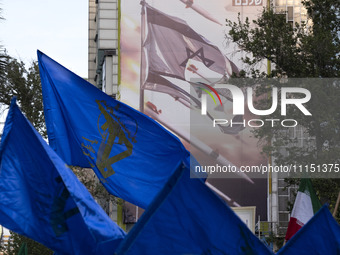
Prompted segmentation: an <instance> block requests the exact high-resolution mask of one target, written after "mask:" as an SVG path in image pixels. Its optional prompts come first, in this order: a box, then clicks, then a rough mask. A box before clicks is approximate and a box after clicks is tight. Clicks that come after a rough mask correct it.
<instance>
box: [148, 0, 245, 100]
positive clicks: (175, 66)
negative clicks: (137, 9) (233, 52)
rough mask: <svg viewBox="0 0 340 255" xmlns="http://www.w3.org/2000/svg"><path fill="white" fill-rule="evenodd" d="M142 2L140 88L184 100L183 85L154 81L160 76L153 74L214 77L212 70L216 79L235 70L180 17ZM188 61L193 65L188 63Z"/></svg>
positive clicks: (179, 77) (188, 98) (185, 97)
mask: <svg viewBox="0 0 340 255" xmlns="http://www.w3.org/2000/svg"><path fill="white" fill-rule="evenodd" d="M142 4H143V6H142V13H143V14H144V16H143V17H144V19H143V20H142V26H143V27H144V29H142V31H145V33H143V32H142V41H143V43H142V62H141V65H142V74H141V75H142V84H141V88H142V89H147V90H154V91H158V92H162V93H168V94H169V95H171V96H173V97H175V98H176V99H178V98H180V99H181V100H183V101H188V100H190V99H191V98H190V97H188V95H187V94H186V93H183V90H182V89H183V88H182V89H180V87H178V85H177V83H176V82H172V83H173V85H172V86H168V84H169V81H167V82H165V83H164V82H160V83H155V80H157V79H158V80H161V79H162V78H157V79H155V77H157V76H160V77H168V78H176V79H180V80H187V79H186V75H185V73H186V70H191V72H194V73H196V74H198V77H202V78H217V77H211V76H210V75H211V72H215V73H216V74H217V75H218V77H219V79H220V78H222V77H223V76H224V75H227V76H231V75H232V73H233V72H235V73H238V69H237V67H236V66H235V64H234V63H232V62H231V61H230V60H229V59H228V58H227V57H225V56H224V55H223V54H222V52H221V51H220V50H219V48H218V47H217V46H215V45H214V44H213V43H211V42H210V41H209V40H207V39H206V38H205V37H203V36H202V35H200V34H198V33H197V32H196V31H195V30H193V29H192V28H191V27H190V26H189V25H188V24H187V23H186V22H185V21H184V20H182V19H180V18H177V17H174V16H170V15H167V14H165V13H163V12H161V11H159V10H157V9H155V8H153V7H152V6H150V5H148V4H147V3H142ZM190 61H193V64H190V65H189V62H190ZM194 63H200V65H197V64H194ZM187 72H188V71H187ZM150 76H151V77H152V78H151V77H150ZM205 76H208V77H205ZM193 103H194V104H195V102H193Z"/></svg>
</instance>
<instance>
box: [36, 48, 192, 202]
mask: <svg viewBox="0 0 340 255" xmlns="http://www.w3.org/2000/svg"><path fill="white" fill-rule="evenodd" d="M38 60H39V68H40V77H41V82H42V89H43V100H44V112H45V119H46V125H47V133H48V137H49V141H50V145H51V147H52V148H53V149H54V150H55V151H56V152H57V154H59V155H60V156H61V158H62V159H63V160H64V161H65V162H66V163H67V164H69V165H78V166H82V167H91V168H92V169H93V170H94V172H95V173H96V175H97V176H98V178H99V179H100V181H101V182H102V184H103V185H104V186H105V188H106V189H107V190H108V191H109V192H110V193H111V194H113V195H115V196H118V197H120V198H122V199H124V200H126V201H128V202H131V203H133V204H135V205H138V206H140V207H142V208H146V207H147V206H148V205H149V203H150V202H151V201H152V200H153V198H154V197H155V196H156V194H157V193H158V192H159V191H160V190H161V188H162V187H163V185H164V184H165V183H166V181H167V180H168V178H169V177H170V176H171V174H172V173H173V172H174V171H175V170H176V169H177V167H178V166H179V165H180V164H181V162H182V160H183V159H184V158H185V157H187V154H188V152H187V151H186V149H185V148H184V146H183V145H182V143H181V142H180V140H179V139H178V138H177V137H175V136H174V135H173V134H171V133H170V132H169V131H167V130H166V129H165V128H163V127H162V126H161V125H159V124H158V123H157V122H156V121H154V120H152V119H151V118H149V117H148V116H146V115H144V114H143V113H140V112H138V111H136V110H134V109H133V108H131V107H129V106H127V105H125V104H123V103H121V102H119V101H117V100H114V99H113V98H111V97H110V96H108V95H106V94H105V93H103V92H102V91H100V90H99V89H97V88H96V87H94V86H93V85H91V84H90V83H88V82H87V81H85V80H84V79H82V78H80V77H79V76H77V75H76V74H74V73H72V72H71V71H69V70H68V69H66V68H65V67H63V66H61V65H60V64H58V63H57V62H55V61H54V60H52V59H51V58H49V57H48V56H46V55H44V54H43V53H41V52H38Z"/></svg>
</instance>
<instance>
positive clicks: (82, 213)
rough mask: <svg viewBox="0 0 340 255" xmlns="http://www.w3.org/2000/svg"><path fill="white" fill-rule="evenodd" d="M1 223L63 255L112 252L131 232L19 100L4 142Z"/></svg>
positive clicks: (0, 153) (12, 109) (0, 171)
mask: <svg viewBox="0 0 340 255" xmlns="http://www.w3.org/2000/svg"><path fill="white" fill-rule="evenodd" d="M0 224H1V225H3V226H5V227H6V228H8V229H10V230H13V231H15V232H17V233H19V234H23V235H25V236H27V237H29V238H32V239H34V240H36V241H38V242H40V243H42V244H44V245H45V246H47V247H49V248H50V249H52V250H54V251H56V252H57V253H58V254H63V255H66V254H70V255H74V254H79V255H80V254H81V255H83V254H98V255H102V254H112V253H113V252H114V250H115V249H116V248H117V246H118V244H119V243H120V242H121V240H122V239H123V238H124V237H125V233H124V231H123V230H122V229H120V228H119V227H118V226H117V225H116V224H115V223H114V222H113V221H112V220H111V219H110V218H109V217H108V216H107V215H106V214H105V212H104V211H103V209H102V208H101V207H100V206H99V205H98V204H97V203H96V202H95V201H94V199H93V198H92V196H91V195H90V194H89V192H88V191H87V189H86V188H85V187H84V185H83V184H81V183H80V182H79V181H78V179H77V177H76V176H75V175H74V174H73V172H72V171H71V170H70V169H69V168H68V167H67V166H66V164H65V163H64V162H63V161H62V160H61V159H60V158H59V156H58V155H57V154H56V153H55V152H54V151H53V150H52V149H51V148H50V147H49V146H48V145H47V144H46V142H45V141H44V140H43V139H42V137H41V136H40V135H39V134H38V133H37V131H36V130H35V129H34V128H33V127H32V125H31V124H30V123H29V122H28V120H27V119H26V118H25V117H24V116H23V115H22V113H21V111H20V110H19V108H18V106H17V105H16V103H15V100H12V103H11V107H10V110H9V113H8V116H7V119H6V124H5V128H4V133H3V136H2V139H1V145H0Z"/></svg>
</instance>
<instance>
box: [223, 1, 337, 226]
mask: <svg viewBox="0 0 340 255" xmlns="http://www.w3.org/2000/svg"><path fill="white" fill-rule="evenodd" d="M303 4H304V6H305V7H306V9H307V12H308V17H309V21H310V22H308V24H306V23H302V24H295V25H294V26H292V25H291V24H288V23H287V22H286V13H281V14H278V13H274V12H273V11H272V10H268V9H263V11H262V14H261V15H260V16H259V17H258V18H257V19H256V20H254V21H252V23H251V22H250V21H249V20H248V19H246V20H245V22H242V21H241V19H240V16H239V19H238V21H237V22H232V21H230V20H227V26H228V27H229V28H230V30H229V32H228V34H227V35H226V38H227V40H229V41H233V42H235V43H236V44H237V45H238V46H239V47H240V48H241V49H242V50H244V51H245V52H247V53H248V54H247V56H248V57H245V58H243V62H244V63H245V64H246V66H247V67H246V68H245V69H244V70H242V71H241V72H240V74H239V75H238V76H239V77H252V78H264V77H273V78H276V80H279V79H278V78H280V79H281V80H279V81H280V82H284V79H283V78H306V77H309V78H310V77H316V78H338V77H340V34H339V31H340V2H339V1H338V0H307V1H304V2H303ZM264 60H270V62H271V63H272V65H271V66H272V72H271V73H270V75H267V73H266V72H261V71H260V70H259V68H258V67H259V64H260V63H263V61H264ZM280 82H278V84H276V85H277V87H280V84H279V83H280ZM257 84H259V83H257ZM281 86H282V84H281ZM270 89H271V88H270V87H269V86H257V88H256V92H257V96H258V98H259V100H258V101H257V109H269V107H270V106H271V98H270V97H268V93H269V90H270ZM308 89H309V90H310V91H311V93H312V95H317V96H314V97H313V96H312V100H311V101H310V102H309V103H308V104H307V108H308V109H310V110H311V112H313V116H312V117H311V118H305V117H304V116H301V115H299V113H298V112H293V111H290V112H289V114H287V115H289V116H291V118H294V117H295V118H297V119H299V126H300V128H301V132H303V133H304V134H305V136H306V137H311V138H312V139H310V141H309V142H310V145H309V146H305V147H301V146H299V144H298V143H299V141H298V140H297V139H296V138H294V137H292V136H291V135H290V132H291V130H289V129H282V127H280V126H277V127H274V128H271V127H270V128H268V126H267V127H266V126H264V127H263V128H258V129H256V130H255V131H254V134H255V136H256V137H257V138H258V139H259V140H260V143H261V145H262V146H263V152H264V153H266V154H267V155H269V154H270V155H272V156H274V157H275V159H276V163H277V164H283V165H287V164H289V163H292V164H296V165H305V164H310V163H317V164H318V163H321V164H322V163H332V164H334V163H339V153H340V110H339V109H340V104H339V98H340V85H339V82H338V81H327V80H326V81H325V82H324V83H322V84H314V86H309V87H308ZM271 117H272V118H280V117H281V116H280V115H279V114H277V115H275V114H274V115H273V116H271ZM283 147H284V148H285V150H286V152H287V153H284V154H282V153H280V152H281V150H282V148H283ZM287 181H288V185H290V184H292V183H294V184H297V183H298V182H299V180H298V179H288V180H287ZM313 186H314V188H315V190H316V191H317V193H318V195H319V197H320V198H321V200H322V201H323V202H328V203H329V204H330V209H331V211H332V209H333V208H334V204H335V202H336V198H337V195H338V192H339V190H340V179H313ZM337 219H338V221H339V219H340V212H338V214H337Z"/></svg>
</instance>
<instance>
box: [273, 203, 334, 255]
mask: <svg viewBox="0 0 340 255" xmlns="http://www.w3.org/2000/svg"><path fill="white" fill-rule="evenodd" d="M277 254H278V255H286V254H287V255H323V254H327V255H338V254H340V226H339V224H338V223H337V222H336V221H335V219H334V218H333V216H332V214H331V213H330V212H329V210H328V208H327V206H323V207H322V208H321V209H320V210H319V211H318V212H317V213H316V214H315V215H314V216H313V218H311V219H310V220H309V221H308V222H307V224H306V225H304V226H303V227H302V228H301V229H300V230H299V231H298V232H297V233H296V234H295V235H294V236H293V237H292V239H290V240H289V241H288V242H287V244H286V245H285V246H283V247H282V248H281V249H280V250H279V252H278V253H277Z"/></svg>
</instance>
